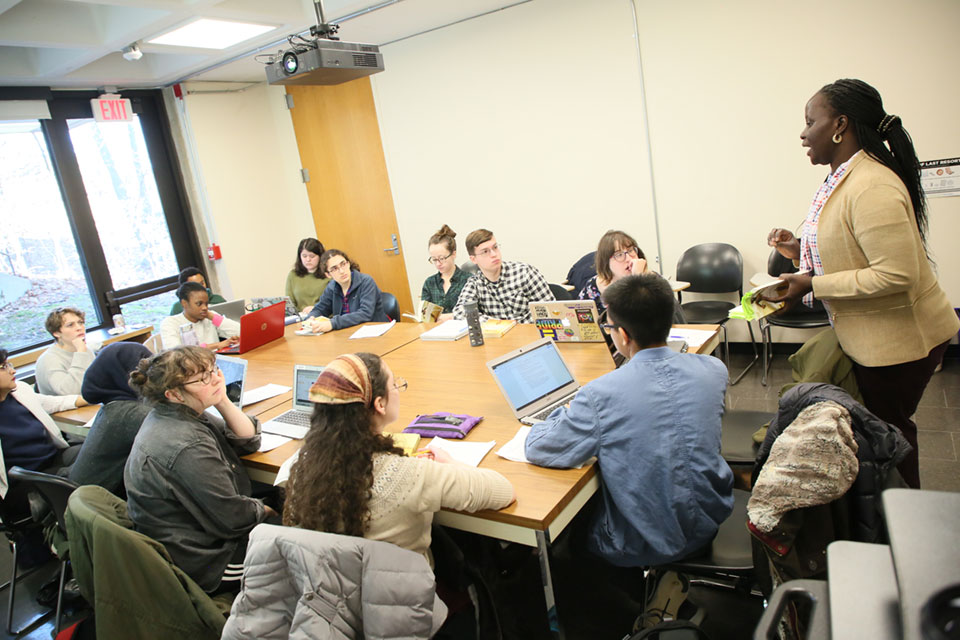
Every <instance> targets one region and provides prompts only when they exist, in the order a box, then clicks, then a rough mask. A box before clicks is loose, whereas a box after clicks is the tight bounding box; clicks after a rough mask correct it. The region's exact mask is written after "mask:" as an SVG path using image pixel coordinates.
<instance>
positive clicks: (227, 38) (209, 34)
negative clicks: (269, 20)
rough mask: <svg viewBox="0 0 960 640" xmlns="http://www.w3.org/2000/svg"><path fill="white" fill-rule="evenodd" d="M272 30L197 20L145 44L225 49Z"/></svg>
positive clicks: (266, 26) (258, 25)
mask: <svg viewBox="0 0 960 640" xmlns="http://www.w3.org/2000/svg"><path fill="white" fill-rule="evenodd" d="M274 29H276V27H272V26H269V25H265V24H252V23H249V22H230V21H227V20H213V19H210V18H199V19H197V20H194V21H193V22H190V23H188V24H185V25H183V26H182V27H180V28H178V29H174V30H173V31H168V32H167V33H164V34H163V35H160V36H157V37H156V38H153V39H151V40H148V41H147V42H149V43H150V44H165V45H170V46H174V47H196V48H200V49H226V48H227V47H232V46H233V45H235V44H237V43H239V42H243V41H244V40H249V39H250V38H255V37H256V36H259V35H261V34H263V33H266V32H268V31H272V30H274Z"/></svg>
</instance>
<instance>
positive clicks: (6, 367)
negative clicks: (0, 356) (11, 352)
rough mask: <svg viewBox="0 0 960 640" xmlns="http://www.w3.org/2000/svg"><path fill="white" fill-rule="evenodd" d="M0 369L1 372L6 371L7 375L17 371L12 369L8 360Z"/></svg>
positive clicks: (14, 368)
mask: <svg viewBox="0 0 960 640" xmlns="http://www.w3.org/2000/svg"><path fill="white" fill-rule="evenodd" d="M0 369H3V370H4V371H6V372H7V373H13V372H14V371H16V370H17V368H16V367H14V366H13V364H12V363H11V362H10V361H9V360H8V361H7V362H4V363H3V366H0Z"/></svg>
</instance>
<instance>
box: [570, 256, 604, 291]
mask: <svg viewBox="0 0 960 640" xmlns="http://www.w3.org/2000/svg"><path fill="white" fill-rule="evenodd" d="M596 260H597V252H596V251H591V252H590V253H588V254H586V255H585V256H583V257H582V258H580V259H579V260H577V261H576V262H574V263H573V266H572V267H570V271H568V272H567V284H569V285H571V286H572V287H573V292H574V295H576V294H579V293H580V290H581V289H583V287H584V285H586V284H587V282H588V281H589V280H590V278H592V277H593V276H595V275H597V269H596V264H595V263H596Z"/></svg>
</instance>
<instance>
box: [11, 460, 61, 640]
mask: <svg viewBox="0 0 960 640" xmlns="http://www.w3.org/2000/svg"><path fill="white" fill-rule="evenodd" d="M7 477H8V478H10V480H11V482H17V483H19V484H20V485H21V486H25V487H27V488H28V489H32V490H35V491H36V492H37V493H38V494H39V495H40V497H41V498H42V499H43V501H44V502H45V503H46V505H47V507H48V508H49V509H50V512H51V513H53V515H54V516H56V518H57V528H58V529H59V531H60V534H61V535H63V537H64V539H66V536H67V526H66V524H65V521H64V513H66V510H67V500H68V499H69V498H70V494H71V493H73V490H74V489H76V488H77V486H78V485H77V484H76V483H75V482H71V481H70V480H67V479H66V478H61V477H60V476H55V475H52V474H49V473H41V472H39V471H28V470H27V469H23V468H21V467H12V468H11V469H10V470H9V471H7ZM43 515H46V514H43ZM40 517H42V516H40ZM34 519H36V516H35V517H34ZM37 524H38V525H40V522H37ZM14 556H16V551H14ZM67 562H69V558H68V557H67V556H66V555H64V557H63V558H61V559H60V587H59V589H58V590H57V614H56V616H57V617H56V619H55V622H54V628H53V635H54V636H56V635H57V634H58V633H59V632H60V618H61V616H62V614H63V586H64V583H65V582H66V576H67ZM14 572H16V557H14ZM15 586H16V585H15V583H14V579H11V583H10V601H9V605H8V606H9V609H8V611H7V631H8V632H10V633H14V632H13V631H11V629H10V627H11V625H12V622H13V597H14V587H15ZM17 635H18V634H17Z"/></svg>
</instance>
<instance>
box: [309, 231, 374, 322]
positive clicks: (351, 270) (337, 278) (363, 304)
mask: <svg viewBox="0 0 960 640" xmlns="http://www.w3.org/2000/svg"><path fill="white" fill-rule="evenodd" d="M320 266H321V268H322V269H323V270H324V271H325V272H326V273H327V275H328V276H330V277H331V278H333V282H331V283H330V284H328V285H327V288H326V290H325V291H324V292H323V295H322V296H320V300H318V301H317V304H316V305H315V306H314V307H313V309H312V310H311V311H310V313H309V314H308V315H307V317H308V318H316V317H320V316H323V318H321V319H320V321H319V322H318V323H317V325H316V330H317V331H320V332H327V331H336V330H337V329H346V328H347V327H352V326H355V325H358V324H361V323H364V322H389V321H390V318H388V317H387V314H386V312H385V311H384V310H383V298H382V297H381V295H380V289H379V288H378V287H377V283H376V282H374V281H373V278H371V277H370V276H368V275H367V274H365V273H360V267H359V266H358V265H357V264H356V263H355V262H352V261H351V260H350V258H348V257H347V254H345V253H344V252H343V251H340V250H339V249H327V250H326V251H324V252H323V255H322V256H321V257H320Z"/></svg>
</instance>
